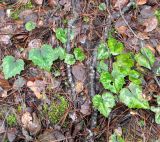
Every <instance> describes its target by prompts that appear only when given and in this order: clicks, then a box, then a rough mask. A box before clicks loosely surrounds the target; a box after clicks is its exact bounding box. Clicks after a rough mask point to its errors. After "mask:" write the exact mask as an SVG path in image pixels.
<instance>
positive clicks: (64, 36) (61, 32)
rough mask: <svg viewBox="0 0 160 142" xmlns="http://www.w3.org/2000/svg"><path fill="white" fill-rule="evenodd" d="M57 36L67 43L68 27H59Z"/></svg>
mask: <svg viewBox="0 0 160 142" xmlns="http://www.w3.org/2000/svg"><path fill="white" fill-rule="evenodd" d="M56 38H57V39H59V40H60V41H61V42H62V43H66V42H67V29H62V28H57V29H56Z"/></svg>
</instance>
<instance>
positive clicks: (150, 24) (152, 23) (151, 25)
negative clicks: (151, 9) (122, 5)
mask: <svg viewBox="0 0 160 142" xmlns="http://www.w3.org/2000/svg"><path fill="white" fill-rule="evenodd" d="M143 25H144V26H145V27H146V28H145V30H144V31H145V32H151V31H153V30H154V29H156V27H157V26H158V20H157V18H156V17H155V16H154V17H151V18H148V19H146V20H145V21H144V23H143Z"/></svg>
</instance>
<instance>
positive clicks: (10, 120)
mask: <svg viewBox="0 0 160 142" xmlns="http://www.w3.org/2000/svg"><path fill="white" fill-rule="evenodd" d="M6 122H7V124H8V125H9V126H10V127H12V126H14V125H16V123H17V119H16V116H15V114H9V115H8V116H7V117H6Z"/></svg>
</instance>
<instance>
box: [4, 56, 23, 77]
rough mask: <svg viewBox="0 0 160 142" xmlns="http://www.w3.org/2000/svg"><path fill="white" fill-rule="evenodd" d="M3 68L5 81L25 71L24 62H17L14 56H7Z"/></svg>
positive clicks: (19, 60)
mask: <svg viewBox="0 0 160 142" xmlns="http://www.w3.org/2000/svg"><path fill="white" fill-rule="evenodd" d="M2 67H3V73H4V76H5V79H9V78H11V77H13V76H15V75H17V74H20V72H21V71H22V70H24V61H23V60H22V59H18V60H16V59H15V58H14V57H13V56H6V57H4V59H3V63H2Z"/></svg>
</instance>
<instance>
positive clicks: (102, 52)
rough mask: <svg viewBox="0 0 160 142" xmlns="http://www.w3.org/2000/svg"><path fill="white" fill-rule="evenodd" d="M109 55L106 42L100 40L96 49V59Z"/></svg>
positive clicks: (106, 57) (102, 58) (105, 57)
mask: <svg viewBox="0 0 160 142" xmlns="http://www.w3.org/2000/svg"><path fill="white" fill-rule="evenodd" d="M108 57H109V50H108V48H107V45H106V43H104V42H101V43H100V44H99V45H98V49H97V59H98V60H104V59H108Z"/></svg>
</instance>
